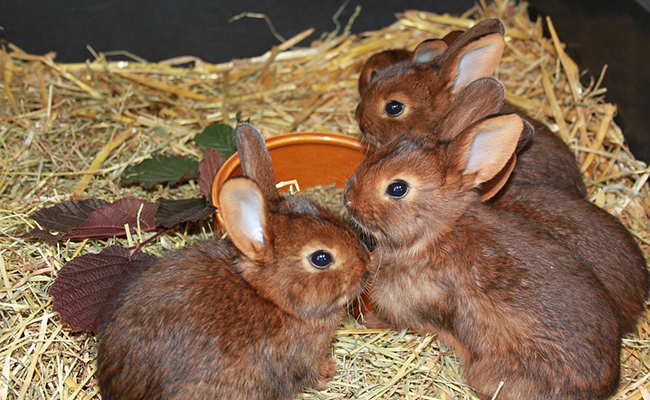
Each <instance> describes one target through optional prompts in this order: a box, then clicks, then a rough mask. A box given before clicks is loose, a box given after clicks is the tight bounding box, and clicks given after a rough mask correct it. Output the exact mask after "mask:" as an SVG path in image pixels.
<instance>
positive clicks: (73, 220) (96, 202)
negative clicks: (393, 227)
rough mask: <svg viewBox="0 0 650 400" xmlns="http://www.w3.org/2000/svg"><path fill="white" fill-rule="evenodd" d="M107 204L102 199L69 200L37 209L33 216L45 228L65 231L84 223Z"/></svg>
mask: <svg viewBox="0 0 650 400" xmlns="http://www.w3.org/2000/svg"><path fill="white" fill-rule="evenodd" d="M105 204H106V201H104V200H100V199H87V200H68V201H64V202H63V203H59V204H56V205H54V206H52V207H48V208H44V209H42V210H38V211H36V212H35V213H34V214H32V215H31V218H32V219H33V220H35V221H36V222H38V223H39V224H40V225H41V226H42V227H43V228H45V229H47V230H50V231H55V232H61V233H65V232H67V231H69V230H70V229H73V228H76V227H78V226H79V225H81V224H83V223H84V222H85V221H86V220H88V218H89V217H90V214H91V213H92V212H93V211H95V210H97V209H99V208H101V207H102V206H104V205H105Z"/></svg>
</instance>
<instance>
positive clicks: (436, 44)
mask: <svg viewBox="0 0 650 400" xmlns="http://www.w3.org/2000/svg"><path fill="white" fill-rule="evenodd" d="M446 49H447V43H445V41H444V40H440V39H429V40H425V41H424V42H422V43H420V44H419V45H418V46H417V47H416V48H415V50H414V51H413V57H412V58H411V60H412V61H413V62H415V63H420V64H427V63H430V62H431V61H432V60H433V59H434V58H436V57H437V56H439V55H440V54H442V53H443V52H444V51H445V50H446Z"/></svg>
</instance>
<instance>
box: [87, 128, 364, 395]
mask: <svg viewBox="0 0 650 400" xmlns="http://www.w3.org/2000/svg"><path fill="white" fill-rule="evenodd" d="M250 129H252V128H250ZM243 130H245V129H241V128H239V127H238V129H237V130H236V134H237V133H238V132H239V133H241V131H243ZM249 133H251V131H249ZM254 133H255V134H256V135H257V132H254ZM248 141H249V143H250V140H248ZM261 143H262V142H261V141H259V142H258V144H257V145H253V146H252V150H250V149H249V150H244V149H243V147H240V156H242V155H246V154H241V152H242V150H243V152H244V153H245V152H247V151H250V152H252V153H253V154H248V155H246V157H245V158H246V160H245V163H244V169H245V171H246V172H247V174H248V175H254V176H256V177H257V178H258V179H272V175H273V174H272V171H271V172H270V173H269V172H268V169H270V168H271V166H270V164H268V163H270V158H266V157H265V155H264V154H262V153H259V152H260V151H261V150H260V149H259V146H260V145H261V146H263V144H261ZM239 144H240V141H239V140H238V146H239ZM264 151H265V150H264ZM242 161H244V160H243V159H242ZM254 169H258V170H257V171H254ZM264 169H267V172H266V173H262V172H261V170H264ZM262 176H265V177H264V178H262ZM234 179H235V180H237V182H235V181H233V182H235V185H244V186H245V187H248V186H247V185H254V184H253V183H250V180H249V179H248V178H234ZM266 183H268V182H266ZM226 185H228V183H227V184H226ZM226 185H224V189H223V191H226V190H227V186H226ZM228 187H229V188H230V187H233V184H230V185H229V186H228ZM253 187H256V186H253ZM261 187H262V189H256V193H261V192H262V191H265V192H266V193H265V197H264V199H265V201H264V207H265V208H264V210H265V211H264V212H265V221H266V222H265V225H264V226H265V228H264V243H263V244H262V245H260V246H258V247H256V246H252V247H251V246H249V247H248V250H247V253H246V254H244V253H243V252H242V251H241V249H238V248H237V247H236V246H235V245H233V243H232V242H230V241H225V240H213V241H208V242H203V243H198V244H195V245H192V246H189V247H187V248H185V249H183V250H180V251H178V252H175V253H172V254H170V255H168V256H166V257H164V258H162V259H160V260H159V261H158V262H157V263H156V264H155V265H154V266H152V267H151V268H149V269H148V270H146V271H145V272H144V273H143V275H142V276H141V278H139V279H138V280H137V281H136V282H134V284H133V285H132V286H131V287H130V288H129V289H128V290H127V291H126V293H125V294H124V295H123V296H122V298H121V300H120V305H119V306H118V308H117V309H116V311H115V312H114V314H113V317H112V319H111V320H110V322H109V323H108V324H107V327H106V329H105V331H104V332H103V333H102V334H101V337H100V340H99V349H98V365H99V370H98V375H99V384H100V388H101V392H102V396H103V398H104V399H105V400H111V399H120V400H124V399H147V400H149V399H190V398H191V399H196V400H202V399H206V400H207V399H216V398H219V399H232V400H234V399H237V400H241V399H251V400H252V399H289V398H293V396H295V395H296V393H297V392H299V391H301V390H303V389H304V388H307V387H318V388H324V386H325V385H326V384H327V382H328V381H329V379H331V377H332V376H333V373H334V364H333V361H332V360H331V359H328V357H327V353H328V350H329V346H330V344H331V340H332V337H333V334H334V330H335V329H336V327H337V325H338V323H339V322H340V317H341V312H342V307H343V306H344V305H345V304H346V303H347V302H348V301H350V300H352V299H353V298H355V297H356V296H357V295H358V294H359V292H360V291H361V289H362V287H363V284H364V283H365V281H366V279H367V263H368V261H369V257H368V254H367V252H366V251H365V249H364V248H363V246H362V245H361V244H360V242H359V241H358V239H357V237H356V234H355V233H354V232H353V231H352V229H351V228H350V227H349V226H348V225H347V224H346V223H345V222H343V221H342V220H341V219H340V218H338V217H336V216H335V215H334V214H333V213H331V212H330V211H328V210H326V209H323V208H320V207H317V206H315V205H314V204H313V203H311V202H309V201H308V200H306V199H304V198H301V197H299V196H297V197H293V198H291V199H283V198H280V197H279V195H278V194H277V190H275V192H274V188H273V187H272V185H269V184H265V185H261ZM220 199H221V197H220ZM220 204H221V205H222V206H223V207H226V204H224V203H223V202H220ZM222 211H224V213H225V212H226V211H227V209H226V208H224V209H223V210H222ZM230 228H231V225H227V226H226V229H227V230H228V231H229V232H232V231H233V230H232V229H230ZM237 235H239V232H238V233H237ZM314 248H316V249H327V250H328V251H329V252H330V253H331V254H332V255H333V257H334V260H335V261H334V264H333V265H332V266H330V267H329V268H327V269H316V268H314V267H313V266H312V265H310V264H309V262H308V260H307V257H305V252H312V251H313V249H314ZM251 249H255V250H251Z"/></svg>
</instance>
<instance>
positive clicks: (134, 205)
mask: <svg viewBox="0 0 650 400" xmlns="http://www.w3.org/2000/svg"><path fill="white" fill-rule="evenodd" d="M141 207H142V211H140V208H141ZM157 209H158V205H157V204H154V203H148V202H146V201H142V200H137V199H121V200H118V201H116V202H115V203H111V204H106V205H105V206H103V207H102V208H100V209H98V210H95V211H93V212H92V213H91V214H90V217H89V218H88V220H87V221H86V222H84V223H83V224H81V225H80V226H79V227H77V228H75V229H72V230H70V231H68V232H67V233H66V234H65V235H63V237H62V239H63V240H66V239H85V238H93V237H111V236H121V235H125V234H126V231H125V229H124V224H129V228H130V230H131V232H135V231H136V229H137V227H138V216H139V217H140V229H141V230H142V231H143V232H147V231H152V230H155V229H156V222H155V219H154V215H155V214H156V210H157Z"/></svg>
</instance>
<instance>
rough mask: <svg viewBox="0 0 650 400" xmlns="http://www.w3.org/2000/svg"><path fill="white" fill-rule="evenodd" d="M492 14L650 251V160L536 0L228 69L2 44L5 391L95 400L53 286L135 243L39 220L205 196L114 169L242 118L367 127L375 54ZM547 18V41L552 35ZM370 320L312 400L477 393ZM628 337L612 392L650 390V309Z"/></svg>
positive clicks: (543, 108)
mask: <svg viewBox="0 0 650 400" xmlns="http://www.w3.org/2000/svg"><path fill="white" fill-rule="evenodd" d="M487 17H499V18H502V19H503V21H504V23H505V25H506V27H507V33H506V36H507V48H506V52H505V55H504V57H503V61H502V62H501V64H500V67H499V70H498V78H499V79H501V80H502V81H503V82H504V83H505V85H506V88H507V99H508V100H509V101H511V102H512V103H514V104H516V105H517V106H519V107H521V108H523V109H524V110H526V111H527V112H529V113H530V114H531V115H532V116H534V117H536V118H538V119H540V120H542V121H544V122H546V123H547V124H548V125H549V126H550V127H551V128H552V129H553V130H554V131H555V132H557V133H558V134H559V135H560V136H561V137H562V138H563V139H564V140H565V141H566V142H567V143H568V144H569V145H570V146H571V148H572V149H573V150H574V151H575V155H576V157H577V160H578V163H579V165H580V167H581V169H582V171H583V173H584V178H585V181H586V182H587V185H588V190H589V198H590V200H592V201H593V202H595V203H596V204H597V205H599V206H600V207H603V208H605V209H606V210H607V211H609V212H610V213H612V214H614V215H615V216H617V217H618V218H620V219H621V220H622V221H623V223H624V224H625V225H626V226H627V227H628V228H629V229H630V230H631V231H632V233H633V234H634V236H635V238H636V239H637V240H638V243H639V244H640V245H641V247H642V248H643V250H644V252H645V254H646V255H647V254H648V252H649V251H650V233H649V232H650V230H649V229H648V222H649V220H650V219H649V215H650V196H648V185H646V181H647V180H648V177H649V176H650V169H648V167H647V166H646V165H645V164H644V163H642V162H640V161H638V160H635V159H634V157H633V156H632V154H631V153H630V151H629V150H628V148H627V147H626V146H625V144H624V136H623V133H622V132H621V130H620V129H619V127H618V126H616V124H615V123H614V122H613V121H612V117H613V116H614V115H615V113H616V107H615V106H614V105H612V104H609V103H607V102H606V101H605V100H604V94H605V88H602V87H601V86H600V82H601V79H600V78H598V77H595V79H591V80H590V81H589V84H588V85H587V87H585V86H583V85H582V84H581V82H580V79H579V78H581V76H580V71H579V69H578V67H577V66H576V65H575V64H574V62H573V61H572V60H571V59H570V58H569V57H568V56H567V55H566V54H565V53H564V51H563V44H562V42H560V40H559V39H558V38H557V36H556V35H555V33H554V30H553V28H552V24H551V21H549V20H547V21H541V20H538V21H530V19H529V17H528V14H527V5H526V3H519V4H513V3H510V2H507V1H506V0H501V1H495V2H494V3H493V4H490V5H486V4H485V2H484V1H480V4H479V5H478V6H477V7H475V8H473V9H471V10H469V11H468V12H466V13H465V14H464V15H462V16H459V17H449V16H442V15H436V14H432V13H426V12H419V11H406V12H404V14H403V15H400V16H399V17H398V21H397V22H395V23H394V24H392V25H391V26H389V27H386V28H385V29H382V30H380V31H376V32H367V33H364V34H361V35H358V36H354V35H350V34H347V33H345V32H344V33H343V34H341V35H330V36H329V37H325V38H323V39H321V40H319V41H315V42H313V43H311V45H310V46H309V47H307V48H295V47H294V46H295V45H297V44H298V43H299V42H301V41H302V40H304V39H305V38H306V37H307V36H308V35H309V34H310V33H311V32H310V31H307V32H304V33H303V34H301V35H298V36H296V37H295V38H292V39H290V40H288V41H286V42H284V43H283V44H281V45H279V46H277V47H274V48H272V49H271V50H270V51H269V52H268V53H266V54H264V55H262V56H260V57H256V58H252V59H247V60H233V61H231V62H228V63H224V64H217V65H214V64H209V63H207V62H204V61H202V60H199V59H196V58H194V57H182V58H178V59H173V60H168V61H164V62H160V63H148V62H144V61H142V60H138V59H137V58H134V61H130V62H124V61H110V60H109V59H107V57H106V55H102V54H97V55H95V59H94V60H93V61H91V62H87V63H82V64H60V63H57V62H55V61H54V54H46V55H32V54H27V53H25V52H23V51H21V50H20V49H19V48H17V47H15V46H12V45H9V46H8V48H6V49H2V52H0V71H1V74H0V88H1V89H0V93H1V94H0V106H1V109H2V110H3V111H2V114H1V115H0V119H1V120H2V123H1V124H0V144H1V145H0V163H1V164H2V172H0V232H1V235H0V274H1V278H0V279H1V283H0V310H1V313H2V320H1V324H2V326H1V329H0V371H1V372H0V399H7V398H8V399H14V398H18V399H41V398H43V399H45V398H47V399H50V398H60V399H95V398H99V395H98V388H97V385H96V379H95V376H94V374H95V371H96V365H95V362H94V359H95V338H94V337H93V336H91V335H87V334H80V333H76V332H72V331H70V330H69V329H68V328H67V327H65V326H62V324H61V322H60V320H59V318H58V316H57V314H55V313H54V312H53V311H52V298H51V297H50V295H49V294H48V289H49V287H50V286H51V284H52V282H53V280H54V278H55V277H56V274H57V271H58V270H59V269H60V268H61V267H62V265H63V264H64V263H66V262H67V261H69V260H70V259H72V258H73V257H75V256H76V255H78V254H85V253H89V252H98V251H100V250H101V249H103V248H105V247H107V246H108V245H110V244H115V243H117V244H122V245H125V240H124V239H122V238H114V239H110V240H92V241H83V242H62V243H57V244H55V245H51V244H45V243H42V242H35V241H31V240H25V239H22V238H21V237H20V235H21V234H22V233H24V232H26V231H27V230H30V229H32V228H34V227H35V223H34V222H33V221H32V220H31V219H29V218H28V216H29V215H30V214H31V213H33V212H34V211H36V210H38V209H41V208H43V207H47V206H51V205H53V204H55V203H58V202H61V201H64V200H68V199H70V198H89V197H98V198H102V199H106V200H114V199H117V198H121V197H136V198H142V199H149V200H155V199H157V198H158V197H161V196H164V197H166V198H186V197H193V196H196V195H197V193H198V189H197V188H196V185H195V184H193V183H190V184H189V185H180V186H178V187H163V186H160V185H159V186H158V187H157V188H155V189H154V190H150V191H144V190H142V189H141V188H139V187H131V188H122V187H120V186H119V185H118V184H117V182H118V181H119V179H118V177H119V175H120V173H121V171H123V170H124V168H125V167H126V166H128V165H132V164H134V163H137V162H138V161H140V160H143V159H145V158H147V157H149V156H150V155H151V154H154V153H161V152H163V153H167V154H180V155H188V154H191V155H195V156H197V158H198V157H199V155H200V152H199V150H198V148H197V146H196V145H195V144H194V142H193V141H192V140H191V139H192V137H193V136H194V135H195V134H196V133H197V132H199V131H200V130H201V128H202V127H204V126H206V125H207V124H209V123H212V122H216V121H219V122H226V123H233V122H234V121H235V119H236V115H237V114H238V113H239V114H241V116H242V118H250V120H251V122H252V123H253V124H254V125H255V126H256V127H258V128H260V129H261V131H262V133H263V135H264V136H266V137H268V136H273V135H278V134H281V133H287V132H292V131H321V132H322V131H325V132H340V133H344V134H348V135H357V134H358V130H357V125H356V123H355V121H354V110H355V107H356V104H357V102H358V95H357V91H356V85H357V76H358V72H359V70H360V67H361V65H362V64H363V62H364V61H365V60H366V59H367V58H368V57H369V56H370V55H371V54H373V53H375V52H377V51H380V50H384V49H387V48H403V47H406V48H410V49H412V48H413V47H414V46H415V45H416V44H417V43H419V42H420V41H422V40H424V39H427V38H431V37H440V36H443V35H445V34H446V33H448V32H449V31H451V30H456V29H466V28H468V27H470V26H472V24H474V23H475V22H476V21H477V20H480V19H483V18H487ZM544 24H547V25H548V28H549V29H550V32H551V34H552V37H551V38H550V39H549V38H545V37H543V35H542V27H543V25H544ZM603 73H604V71H603ZM583 80H584V79H583ZM143 235H144V236H145V238H146V237H147V234H143ZM207 237H212V231H211V227H210V225H209V224H205V225H204V226H202V227H201V229H199V230H195V231H191V232H190V231H182V230H181V231H177V232H171V233H167V234H165V235H163V236H161V237H160V238H159V239H158V240H156V241H155V242H154V243H152V244H150V245H147V246H146V248H145V250H146V251H147V252H150V253H154V254H161V253H163V252H165V251H168V250H170V249H176V248H180V247H182V246H184V245H185V244H187V243H188V242H192V241H194V240H197V239H199V238H207ZM362 328H363V327H362V326H359V325H355V324H354V323H352V322H348V323H347V324H345V325H344V326H342V328H341V329H340V330H339V331H338V334H337V337H336V340H335V343H334V347H333V353H334V355H335V356H336V358H337V362H338V373H337V375H336V376H335V377H334V380H333V381H332V383H331V384H330V385H329V388H328V389H327V390H326V391H323V392H313V391H308V392H307V393H305V394H302V395H301V398H306V399H325V398H327V399H329V398H355V399H379V398H409V399H416V398H417V399H452V398H454V399H468V398H474V397H473V395H472V394H471V392H470V390H469V389H468V388H467V387H465V386H464V385H463V384H462V376H463V371H462V369H461V368H460V367H459V365H458V363H457V361H456V358H455V357H454V354H453V353H452V352H451V351H450V350H449V349H447V348H445V347H444V346H441V345H440V343H439V342H438V340H437V338H436V337H435V336H429V335H424V336H423V335H419V334H415V333H412V332H407V331H403V332H393V331H378V330H374V331H373V330H365V329H362ZM623 345H624V347H623V352H622V358H621V362H622V366H623V368H622V378H621V386H620V390H619V392H618V394H616V396H615V398H616V399H630V400H632V399H649V398H650V394H649V393H648V390H649V389H650V355H649V352H650V322H649V321H648V315H646V318H645V319H644V320H643V321H642V322H641V324H640V325H639V328H638V331H637V332H636V333H635V334H632V335H628V336H627V337H626V338H625V339H624V341H623Z"/></svg>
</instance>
